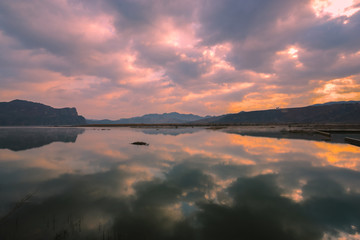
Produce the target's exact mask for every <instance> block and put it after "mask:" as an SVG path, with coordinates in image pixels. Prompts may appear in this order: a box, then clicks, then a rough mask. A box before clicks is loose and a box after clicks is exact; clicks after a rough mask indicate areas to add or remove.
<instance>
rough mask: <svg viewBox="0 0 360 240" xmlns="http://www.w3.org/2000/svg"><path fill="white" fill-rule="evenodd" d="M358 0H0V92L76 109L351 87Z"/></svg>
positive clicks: (323, 95)
mask: <svg viewBox="0 0 360 240" xmlns="http://www.w3.org/2000/svg"><path fill="white" fill-rule="evenodd" d="M359 9H360V2H359V1H358V0H353V1H352V0H346V1H339V0H302V1H295V0H290V1H285V0H270V1H264V0H240V1H235V0H225V1H216V0H196V1H187V0H186V1H184V0H181V1H180V0H179V1H178V0H175V1H170V2H169V1H165V0H150V1H148V0H147V1H145V0H119V1H111V0H106V1H100V0H91V1H84V0H56V1H48V0H36V1H25V0H16V1H13V0H3V1H1V2H0V84H1V89H0V101H9V100H12V99H15V98H18V99H25V100H32V101H37V102H42V103H45V104H49V105H52V106H54V107H65V106H75V107H77V109H78V111H79V113H80V114H82V115H84V116H86V117H87V118H111V119H118V118H122V117H131V116H135V115H142V114H146V113H152V112H159V113H161V112H169V111H179V112H184V113H189V112H192V113H196V114H201V115H206V114H211V115H216V114H223V113H227V112H238V111H243V110H254V109H265V108H274V107H277V106H280V107H292V106H303V105H307V104H313V103H319V102H324V101H336V100H359V99H360V90H359V89H360V88H359V85H360V42H359V41H358V39H359V38H360V31H358V29H359V28H360V11H359Z"/></svg>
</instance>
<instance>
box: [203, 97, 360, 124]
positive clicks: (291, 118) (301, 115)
mask: <svg viewBox="0 0 360 240" xmlns="http://www.w3.org/2000/svg"><path fill="white" fill-rule="evenodd" d="M197 123H214V124H240V123H260V124H263V123H266V124H268V123H351V124H360V103H359V102H341V103H331V104H322V105H313V106H307V107H301V108H284V109H271V110H262V111H252V112H240V113H236V114H227V115H222V116H219V117H216V118H208V119H204V120H200V121H197Z"/></svg>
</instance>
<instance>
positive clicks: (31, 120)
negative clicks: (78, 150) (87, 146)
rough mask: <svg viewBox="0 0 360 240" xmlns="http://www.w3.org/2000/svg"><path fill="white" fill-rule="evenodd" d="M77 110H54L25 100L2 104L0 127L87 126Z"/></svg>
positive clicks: (0, 105) (0, 103)
mask: <svg viewBox="0 0 360 240" xmlns="http://www.w3.org/2000/svg"><path fill="white" fill-rule="evenodd" d="M85 123H86V121H85V118H84V117H82V116H79V115H78V113H77V111H76V108H60V109H57V108H53V107H50V106H47V105H44V104H41V103H34V102H29V101H24V100H14V101H11V102H0V126H52V125H78V124H85Z"/></svg>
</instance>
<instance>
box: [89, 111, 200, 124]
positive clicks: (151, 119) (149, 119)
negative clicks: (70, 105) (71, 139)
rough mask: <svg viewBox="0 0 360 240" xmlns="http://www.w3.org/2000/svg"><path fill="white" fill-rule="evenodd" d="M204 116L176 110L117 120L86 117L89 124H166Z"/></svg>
mask: <svg viewBox="0 0 360 240" xmlns="http://www.w3.org/2000/svg"><path fill="white" fill-rule="evenodd" d="M204 118H206V117H200V116H197V115H194V114H181V113H177V112H171V113H163V114H146V115H143V116H141V117H133V118H122V119H119V120H114V121H112V120H108V119H104V120H90V119H86V122H87V123H89V124H142V123H143V124H157V123H158V124H166V123H188V122H194V121H198V120H201V119H204Z"/></svg>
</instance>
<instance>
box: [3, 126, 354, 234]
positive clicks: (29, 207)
mask: <svg viewBox="0 0 360 240" xmlns="http://www.w3.org/2000/svg"><path fill="white" fill-rule="evenodd" d="M355 137H357V138H359V135H357V136H355ZM324 138H326V137H323V136H311V135H307V134H288V133H282V132H279V131H277V129H274V130H272V129H248V128H244V129H241V128H238V129H235V128H230V129H219V130H211V129H205V128H178V129H176V128H172V129H156V128H148V129H145V128H144V129H142V128H83V129H81V128H0V239H2V240H6V239H29V240H32V239H99V240H100V239H114V240H115V239H186V240H191V239H204V240H209V239H217V240H220V239H225V240H226V239H287V240H289V239H299V240H300V239H301V240H304V239H360V234H359V232H360V147H356V146H353V145H349V144H346V143H343V142H342V140H341V139H343V136H341V135H338V136H334V139H333V142H331V141H325V140H326V139H324ZM135 141H143V142H146V143H148V144H149V145H148V146H137V145H132V144H131V143H132V142H135Z"/></svg>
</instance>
